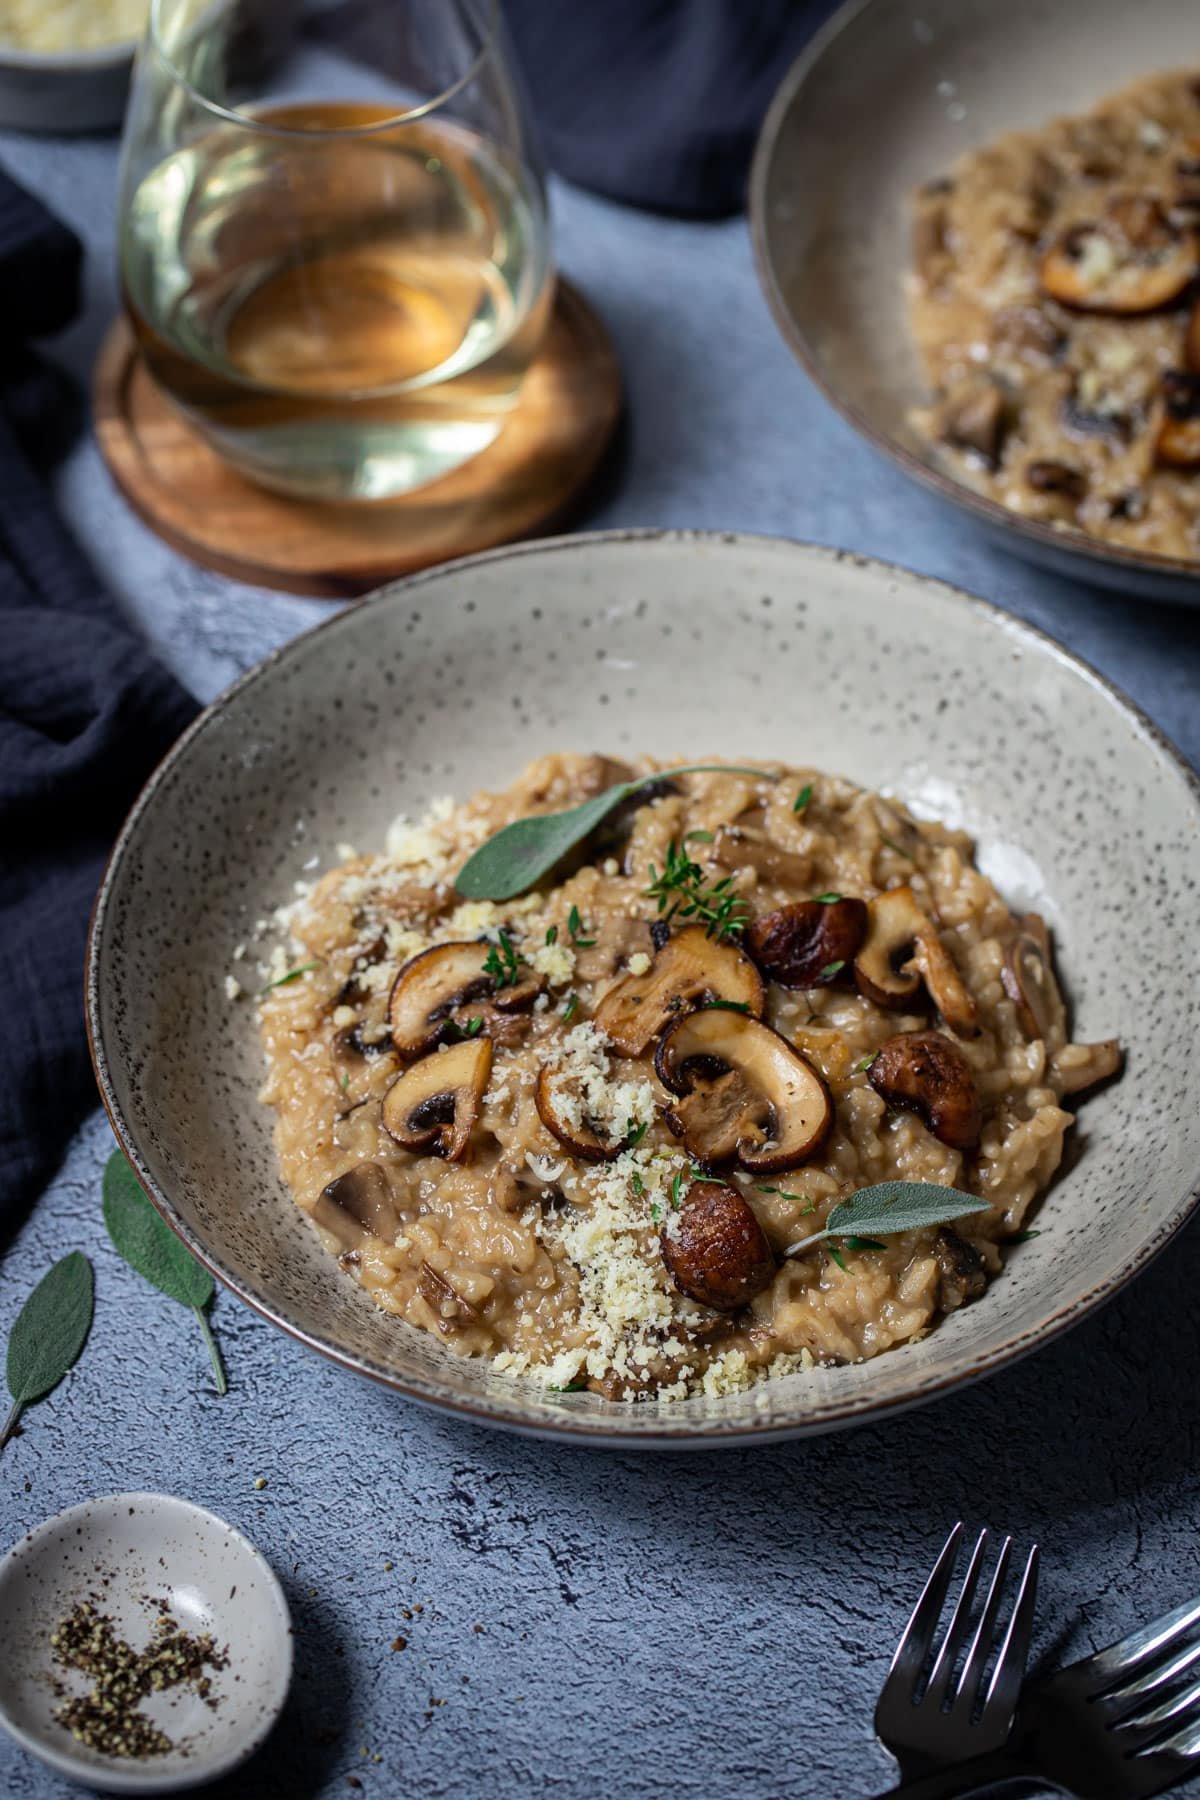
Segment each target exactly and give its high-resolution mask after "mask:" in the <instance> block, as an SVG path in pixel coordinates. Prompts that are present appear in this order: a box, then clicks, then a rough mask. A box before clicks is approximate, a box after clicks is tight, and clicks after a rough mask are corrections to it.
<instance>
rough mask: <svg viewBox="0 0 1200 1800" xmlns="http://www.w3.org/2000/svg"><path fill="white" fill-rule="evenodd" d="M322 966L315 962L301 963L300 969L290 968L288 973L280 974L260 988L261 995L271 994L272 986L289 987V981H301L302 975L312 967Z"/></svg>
mask: <svg viewBox="0 0 1200 1800" xmlns="http://www.w3.org/2000/svg"><path fill="white" fill-rule="evenodd" d="M320 966H321V965H320V963H315V962H310V963H301V964H300V967H299V968H298V969H289V970H288V972H287V974H286V975H279V976H277V977H276V979H275V980H274V981H268V983H267V985H266V987H261V988H259V990H258V991H259V994H260V996H261V995H263V994H269V993H270V991H271V989H272V988H277V987H287V985H288V983H289V982H291V981H299V979H300V977H301V976H302V975H307V974H308V973H309V971H310V969H319V968H320Z"/></svg>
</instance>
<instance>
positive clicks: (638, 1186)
mask: <svg viewBox="0 0 1200 1800" xmlns="http://www.w3.org/2000/svg"><path fill="white" fill-rule="evenodd" d="M633 1191H634V1193H635V1194H637V1195H638V1196H639V1198H640V1196H641V1195H642V1194H644V1193H645V1191H646V1184H645V1182H644V1181H643V1180H642V1177H641V1174H640V1173H639V1171H638V1170H637V1169H635V1170H634V1171H633Z"/></svg>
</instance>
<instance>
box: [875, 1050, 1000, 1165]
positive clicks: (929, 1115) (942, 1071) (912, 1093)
mask: <svg viewBox="0 0 1200 1800" xmlns="http://www.w3.org/2000/svg"><path fill="white" fill-rule="evenodd" d="M867 1080H868V1081H869V1082H870V1083H871V1086H872V1087H873V1088H874V1089H875V1092H876V1093H877V1094H879V1095H880V1096H881V1098H882V1099H884V1100H886V1101H887V1103H888V1105H889V1106H902V1107H904V1109H905V1110H906V1111H907V1112H914V1113H916V1115H917V1117H918V1118H919V1119H921V1120H922V1122H923V1123H924V1124H925V1125H926V1126H927V1127H928V1128H929V1130H930V1131H931V1132H932V1133H933V1135H934V1137H935V1138H938V1139H940V1141H941V1142H942V1143H943V1144H949V1146H950V1148H951V1149H952V1150H970V1149H972V1148H973V1147H974V1145H975V1144H977V1143H978V1142H979V1132H980V1128H981V1126H982V1123H983V1119H982V1114H981V1111H980V1106H979V1093H978V1090H977V1089H976V1086H975V1077H974V1075H973V1074H972V1072H971V1065H970V1063H969V1062H968V1061H967V1059H966V1057H965V1056H964V1055H963V1053H962V1051H961V1050H960V1049H959V1047H958V1045H957V1044H956V1043H955V1042H954V1041H953V1039H952V1038H948V1037H944V1036H943V1035H942V1033H941V1032H940V1031H902V1032H900V1033H899V1035H898V1036H896V1037H894V1038H889V1039H888V1041H887V1043H886V1044H885V1045H884V1046H883V1049H882V1050H881V1051H880V1052H879V1055H878V1056H877V1057H876V1058H875V1060H874V1062H873V1063H872V1064H871V1067H870V1068H869V1070H868V1071H867Z"/></svg>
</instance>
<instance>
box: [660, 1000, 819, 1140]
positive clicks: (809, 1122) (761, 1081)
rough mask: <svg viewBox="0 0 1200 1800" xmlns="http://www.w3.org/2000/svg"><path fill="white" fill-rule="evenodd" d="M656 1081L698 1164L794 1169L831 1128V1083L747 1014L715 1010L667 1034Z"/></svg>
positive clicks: (673, 1123) (697, 1015) (667, 1114)
mask: <svg viewBox="0 0 1200 1800" xmlns="http://www.w3.org/2000/svg"><path fill="white" fill-rule="evenodd" d="M654 1067H655V1069H656V1070H657V1072H658V1078H659V1080H660V1081H661V1082H662V1084H663V1086H664V1087H665V1088H666V1089H667V1090H668V1092H669V1093H671V1094H673V1095H675V1096H676V1097H677V1098H676V1100H675V1103H674V1105H672V1106H670V1107H669V1108H668V1109H667V1111H666V1112H665V1113H664V1115H663V1116H664V1117H665V1119H666V1122H667V1124H668V1125H669V1126H670V1128H671V1130H672V1131H673V1132H674V1133H675V1135H676V1137H678V1138H682V1140H683V1143H684V1147H685V1148H686V1149H687V1151H688V1153H689V1155H691V1156H693V1157H694V1158H695V1159H696V1161H697V1162H699V1163H705V1164H711V1165H713V1166H717V1165H719V1164H722V1163H729V1162H734V1161H736V1162H737V1163H739V1164H740V1165H741V1167H742V1168H743V1169H751V1170H756V1171H761V1172H763V1173H768V1172H772V1171H777V1170H783V1169H794V1168H796V1167H798V1165H799V1164H800V1163H802V1162H804V1161H805V1160H806V1158H808V1157H810V1156H811V1155H812V1154H813V1152H814V1151H816V1150H818V1149H819V1148H820V1146H821V1144H822V1143H823V1142H824V1140H825V1138H826V1136H827V1134H828V1132H829V1128H830V1126H831V1125H832V1123H833V1108H832V1106H831V1105H830V1101H829V1094H828V1091H827V1089H826V1087H825V1083H824V1082H823V1081H822V1080H821V1077H820V1076H819V1075H818V1074H817V1072H816V1070H815V1069H813V1068H812V1067H811V1066H810V1065H809V1064H808V1063H807V1062H805V1060H804V1058H803V1057H802V1056H801V1055H800V1054H799V1052H798V1051H797V1050H794V1049H793V1048H792V1046H791V1044H789V1043H788V1041H787V1039H786V1038H783V1037H781V1036H780V1035H779V1033H778V1032H777V1031H772V1029H771V1027H770V1026H769V1025H764V1024H762V1023H761V1022H760V1021H759V1020H758V1019H752V1018H749V1017H748V1016H747V1015H746V1014H745V1013H736V1012H727V1011H725V1010H724V1009H723V1008H716V1007H709V1008H707V1009H706V1010H705V1011H703V1012H695V1013H689V1014H688V1015H687V1017H686V1018H683V1019H680V1020H678V1022H677V1023H676V1024H674V1025H672V1026H671V1028H670V1030H668V1031H666V1032H664V1034H663V1037H662V1040H661V1042H660V1043H659V1046H658V1050H657V1052H656V1053H655V1057H654Z"/></svg>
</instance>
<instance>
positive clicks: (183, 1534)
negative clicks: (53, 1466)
mask: <svg viewBox="0 0 1200 1800" xmlns="http://www.w3.org/2000/svg"><path fill="white" fill-rule="evenodd" d="M146 1595H149V1596H151V1597H153V1598H154V1599H158V1598H162V1599H164V1600H165V1601H166V1602H167V1604H168V1606H169V1608H170V1611H171V1613H172V1615H173V1617H174V1618H175V1619H176V1620H177V1621H178V1623H179V1624H180V1625H181V1626H182V1627H183V1628H184V1630H186V1631H190V1632H193V1633H197V1632H204V1631H210V1632H211V1633H212V1635H213V1637H214V1638H215V1639H216V1642H217V1644H218V1646H219V1647H220V1648H221V1649H222V1650H226V1649H227V1653H228V1656H229V1666H228V1668H226V1669H223V1670H220V1671H219V1672H216V1673H214V1674H213V1676H212V1682H213V1692H214V1694H216V1695H217V1696H218V1697H219V1705H217V1706H216V1707H211V1706H208V1705H206V1704H205V1703H204V1701H202V1700H201V1699H200V1698H199V1697H198V1696H197V1695H196V1694H194V1693H193V1692H192V1691H191V1689H190V1688H187V1687H179V1688H175V1689H173V1690H171V1691H170V1692H167V1693H163V1694H156V1695H153V1696H151V1697H150V1698H148V1699H147V1700H145V1701H143V1703H142V1704H143V1708H144V1710H145V1712H146V1714H147V1716H148V1717H149V1718H151V1719H152V1720H153V1721H154V1723H155V1724H156V1725H158V1726H159V1727H160V1729H162V1730H164V1731H165V1732H166V1733H167V1735H168V1736H169V1737H170V1738H172V1739H173V1741H174V1743H175V1744H176V1746H177V1747H176V1748H175V1749H174V1750H171V1751H169V1752H168V1753H167V1754H166V1755H165V1756H155V1757H150V1758H148V1759H146V1760H145V1761H140V1762H134V1761H127V1760H124V1759H118V1758H115V1757H108V1756H102V1755H100V1754H99V1753H98V1752H97V1751H94V1750H90V1749H88V1748H87V1747H86V1746H84V1745H83V1744H80V1743H77V1742H76V1741H75V1739H74V1738H73V1737H72V1736H71V1734H70V1732H69V1731H67V1730H66V1728H65V1727H64V1726H62V1725H60V1724H58V1723H57V1722H56V1720H55V1718H54V1712H55V1708H56V1707H57V1706H58V1705H59V1704H60V1703H61V1702H60V1699H59V1697H58V1696H57V1695H56V1694H55V1692H54V1687H53V1684H54V1683H55V1682H56V1681H59V1682H61V1683H62V1684H63V1686H64V1687H66V1688H67V1689H68V1690H70V1691H71V1692H75V1691H79V1692H84V1691H86V1679H87V1678H86V1677H85V1676H82V1675H74V1674H72V1673H71V1672H70V1671H69V1670H68V1671H63V1670H60V1669H59V1668H58V1667H57V1666H56V1665H55V1664H54V1663H53V1661H52V1660H51V1653H50V1634H51V1632H52V1631H53V1630H54V1628H55V1626H56V1625H57V1624H58V1622H59V1621H60V1620H61V1619H62V1618H64V1617H65V1616H66V1615H67V1614H68V1613H70V1612H71V1610H72V1609H73V1607H74V1606H75V1605H76V1603H77V1602H78V1601H80V1600H86V1599H89V1598H91V1597H93V1596H96V1597H97V1604H98V1606H99V1608H100V1610H101V1611H103V1612H106V1613H108V1614H109V1615H110V1617H111V1618H112V1620H113V1622H114V1625H115V1626H116V1628H117V1631H118V1632H119V1634H120V1635H121V1636H123V1637H126V1638H128V1639H129V1641H130V1642H131V1643H133V1644H134V1645H135V1646H138V1645H141V1644H143V1643H145V1642H146V1641H147V1639H148V1638H149V1635H150V1631H151V1626H152V1623H153V1615H152V1613H151V1611H150V1610H149V1608H148V1606H147V1604H146V1602H145V1600H144V1599H143V1598H142V1597H143V1596H146ZM0 1643H2V1644H3V1646H4V1654H3V1657H2V1658H0V1724H2V1725H3V1726H4V1728H5V1730H6V1731H8V1732H9V1733H10V1734H11V1735H12V1736H13V1737H14V1738H15V1739H16V1741H17V1743H18V1744H20V1745H21V1747H22V1749H24V1750H28V1751H29V1752H30V1753H31V1754H32V1755H33V1756H38V1757H40V1758H41V1759H42V1761H43V1762H44V1763H48V1764H49V1766H50V1767H51V1768H52V1769H56V1770H57V1771H58V1772H59V1773H60V1774H62V1775H66V1776H68V1777H69V1778H70V1779H71V1780H73V1781H79V1782H82V1783H84V1784H85V1785H86V1786H87V1787H90V1788H95V1789H99V1790H100V1791H101V1792H103V1793H109V1794H174V1793H178V1792H180V1790H182V1789H183V1788H192V1787H200V1786H201V1785H202V1784H203V1783H205V1782H209V1781H215V1780H216V1778H217V1777H218V1776H219V1775H225V1774H228V1772H229V1771H230V1770H231V1769H233V1768H236V1767H237V1766H238V1764H239V1763H242V1762H245V1760H246V1759H247V1757H249V1756H251V1755H252V1754H253V1753H254V1751H255V1750H257V1749H258V1747H259V1745H260V1744H261V1743H262V1742H263V1740H264V1739H265V1737H266V1736H267V1733H268V1732H269V1731H270V1730H271V1727H272V1726H273V1725H274V1723H275V1721H276V1719H277V1718H278V1717H279V1714H280V1712H281V1710H282V1708H283V1703H284V1701H285V1699H286V1698H287V1691H288V1686H289V1683H290V1681H291V1676H292V1627H291V1620H290V1617H289V1614H288V1606H287V1601H286V1600H285V1598H284V1595H283V1589H282V1588H281V1587H280V1585H279V1582H278V1581H277V1580H276V1578H275V1575H274V1573H273V1571H272V1569H271V1568H270V1565H269V1564H268V1563H267V1562H266V1561H265V1560H264V1558H263V1557H262V1556H260V1554H259V1552H258V1551H257V1550H256V1549H255V1548H254V1546H253V1544H251V1543H250V1542H249V1540H248V1539H247V1538H244V1537H243V1536H242V1534H241V1532H240V1531H235V1530H234V1528H233V1527H232V1526H231V1525H226V1524H225V1522H224V1521H223V1520H222V1519H218V1518H217V1517H216V1516H215V1514H213V1513H210V1512H205V1511H204V1509H203V1508H202V1507H199V1506H193V1505H192V1504H191V1502H190V1501H188V1500H177V1499H174V1498H173V1497H172V1496H171V1495H170V1494H112V1495H108V1496H106V1497H104V1498H102V1499H98V1500H87V1501H85V1502H84V1503H83V1505H81V1506H72V1507H69V1508H68V1509H67V1511H66V1512H62V1513H59V1514H58V1515H57V1517H55V1518H53V1519H47V1520H46V1522H45V1524H43V1525H39V1526H38V1527H37V1529H36V1530H35V1531H31V1532H30V1533H29V1534H28V1536H26V1537H23V1538H22V1539H21V1540H20V1542H19V1543H17V1544H15V1545H14V1546H13V1548H12V1549H11V1550H10V1551H9V1552H8V1555H7V1556H6V1557H5V1558H4V1560H3V1562H0Z"/></svg>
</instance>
